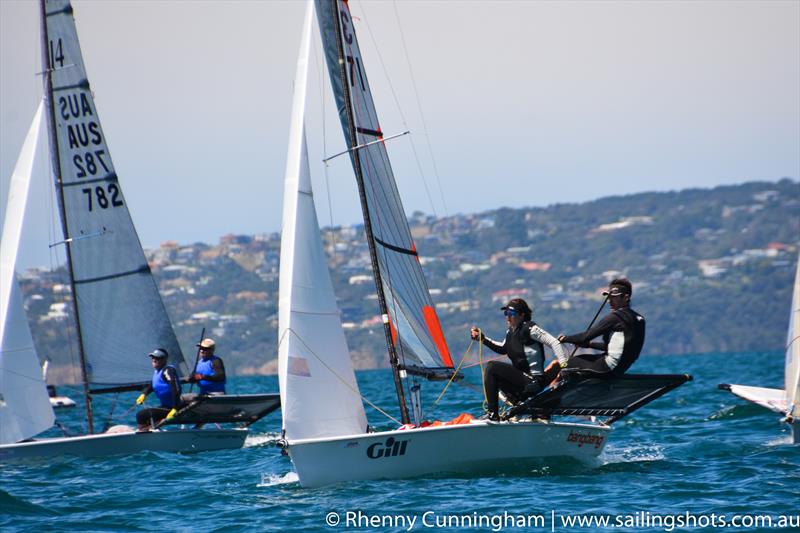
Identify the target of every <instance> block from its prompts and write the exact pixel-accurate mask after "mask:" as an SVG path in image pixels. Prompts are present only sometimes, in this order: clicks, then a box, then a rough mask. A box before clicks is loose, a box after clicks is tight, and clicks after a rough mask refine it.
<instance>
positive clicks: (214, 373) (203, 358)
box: [189, 339, 226, 394]
mask: <svg viewBox="0 0 800 533" xmlns="http://www.w3.org/2000/svg"><path fill="white" fill-rule="evenodd" d="M197 347H198V349H199V351H200V359H199V360H198V361H197V365H195V367H194V373H192V376H191V378H190V379H189V381H192V382H197V385H198V386H199V387H200V394H225V381H226V379H225V365H224V364H223V362H222V359H221V358H220V357H217V356H216V355H214V349H215V348H216V347H217V344H216V343H215V342H214V339H203V340H202V341H200V342H199V343H198V344H197Z"/></svg>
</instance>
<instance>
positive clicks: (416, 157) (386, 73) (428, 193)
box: [361, 2, 438, 216]
mask: <svg viewBox="0 0 800 533" xmlns="http://www.w3.org/2000/svg"><path fill="white" fill-rule="evenodd" d="M365 4H366V3H365V2H362V4H361V11H362V12H363V13H364V24H365V25H366V27H367V33H369V38H370V40H371V41H372V45H373V47H374V48H375V51H376V53H377V55H378V60H379V61H380V64H381V68H382V69H383V75H384V76H386V81H387V82H388V83H389V90H390V91H391V93H392V98H393V99H394V103H395V106H396V107H397V112H398V113H400V119H401V120H402V121H403V127H404V129H406V130H408V129H409V127H408V121H407V120H406V116H405V113H403V109H402V107H400V100H399V99H398V97H397V93H396V92H395V90H394V84H392V79H391V78H390V77H389V71H388V70H387V69H386V63H384V61H383V56H382V55H381V51H380V48H379V47H378V43H377V41H376V40H375V35H374V34H373V33H372V28H371V27H370V25H369V21H368V20H367V10H366V5H365ZM403 46H404V52H405V53H406V58H407V56H408V51H407V50H406V49H405V42H403ZM411 151H412V152H413V154H414V161H415V162H416V163H417V170H418V171H419V175H420V178H421V180H422V185H423V186H424V187H425V195H426V196H427V197H428V202H429V203H430V204H431V210H432V211H433V214H434V216H438V215H437V214H436V206H435V205H434V203H433V197H432V196H431V191H430V188H429V187H428V182H427V180H426V179H425V173H424V172H423V170H422V163H421V162H420V159H419V155H418V154H417V149H416V146H415V144H414V139H413V137H412V138H411Z"/></svg>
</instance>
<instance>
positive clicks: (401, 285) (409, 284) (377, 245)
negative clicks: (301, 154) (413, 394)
mask: <svg viewBox="0 0 800 533" xmlns="http://www.w3.org/2000/svg"><path fill="white" fill-rule="evenodd" d="M317 14H318V18H319V22H320V32H321V35H322V42H323V47H324V49H325V58H326V62H327V65H328V69H329V73H330V80H331V85H332V87H333V92H334V98H335V101H336V107H337V109H338V110H339V118H340V121H341V125H342V130H343V131H344V136H345V140H346V141H347V145H348V146H349V147H350V149H349V150H348V153H349V155H350V160H351V163H352V165H353V168H354V170H355V171H356V175H357V180H361V182H363V197H362V202H363V203H364V204H365V205H363V206H362V207H363V211H364V216H365V225H366V224H367V223H369V224H368V225H369V227H370V231H371V235H368V238H371V239H372V243H373V244H374V249H375V261H376V262H377V265H376V268H377V270H378V272H377V273H376V280H379V281H376V282H377V283H378V284H379V291H380V292H382V294H383V299H384V301H385V306H386V312H387V314H388V315H389V319H390V325H389V326H390V329H391V335H390V337H391V340H390V341H389V342H391V343H392V345H393V347H394V349H395V350H396V353H397V354H398V358H399V359H400V360H399V365H400V366H407V367H410V368H417V367H419V368H442V367H445V368H446V367H452V360H451V357H450V354H449V350H448V348H447V343H446V341H445V339H444V335H443V333H442V328H441V324H440V321H439V318H438V316H437V315H436V311H435V306H434V304H433V301H432V299H431V296H430V293H429V291H428V285H427V282H426V281H425V276H424V274H423V272H422V267H421V265H420V263H419V258H418V255H417V251H416V246H415V245H414V242H413V239H412V237H411V231H410V229H409V227H408V221H407V219H406V215H405V211H404V209H403V204H402V201H401V198H400V193H399V191H398V189H397V184H396V183H395V179H394V174H393V172H392V167H391V163H390V161H389V155H388V152H387V150H386V145H385V143H383V142H374V141H375V139H376V138H378V139H381V138H383V128H381V126H380V123H379V121H378V116H377V111H376V109H375V105H374V101H373V98H372V93H371V91H370V87H369V81H368V77H367V73H366V70H365V68H364V63H363V61H362V59H361V52H360V49H359V45H358V39H357V37H356V32H355V28H354V27H353V23H352V17H351V16H350V11H349V7H348V5H347V2H346V1H344V0H317ZM340 50H343V51H344V65H342V64H340V56H339V54H340ZM343 66H344V68H342V67H343ZM355 148H358V149H355ZM359 175H360V177H359ZM382 312H383V311H382Z"/></svg>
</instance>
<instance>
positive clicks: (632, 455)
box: [600, 444, 665, 465]
mask: <svg viewBox="0 0 800 533" xmlns="http://www.w3.org/2000/svg"><path fill="white" fill-rule="evenodd" d="M663 459H665V455H664V449H663V448H662V447H661V446H658V445H655V444H640V445H629V446H621V447H615V446H608V447H606V449H605V450H603V453H602V454H601V455H600V464H602V465H607V464H614V463H634V462H649V461H662V460H663Z"/></svg>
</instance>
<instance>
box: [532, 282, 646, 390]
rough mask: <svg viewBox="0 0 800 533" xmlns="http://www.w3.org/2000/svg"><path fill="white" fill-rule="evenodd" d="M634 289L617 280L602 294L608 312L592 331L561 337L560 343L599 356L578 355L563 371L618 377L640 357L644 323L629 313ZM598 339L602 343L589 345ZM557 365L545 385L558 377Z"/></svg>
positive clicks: (640, 318) (553, 366) (552, 368)
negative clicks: (598, 351)
mask: <svg viewBox="0 0 800 533" xmlns="http://www.w3.org/2000/svg"><path fill="white" fill-rule="evenodd" d="M632 293H633V287H632V285H631V282H630V281H628V280H627V279H626V278H618V279H615V280H613V281H612V282H611V283H609V285H608V290H607V291H605V292H603V295H604V296H608V302H609V304H610V306H611V312H610V313H609V314H607V315H606V316H604V317H603V318H602V319H601V320H600V322H598V323H597V325H595V326H594V327H592V328H590V329H588V330H586V331H584V332H583V333H576V334H574V335H560V336H559V337H558V340H559V341H560V342H569V343H571V344H574V345H576V346H580V347H582V348H594V349H595V350H600V352H601V353H598V354H580V355H576V356H574V357H571V358H570V359H569V360H568V361H567V364H566V365H562V368H567V369H571V370H572V369H574V370H586V371H590V372H594V373H599V374H604V375H607V376H609V377H613V376H621V375H622V374H624V373H625V372H626V371H627V370H628V368H630V366H631V365H632V364H633V363H634V361H636V359H637V358H638V357H639V353H641V351H642V346H644V336H645V320H644V317H643V316H642V315H640V314H639V313H637V312H636V311H634V310H633V309H631V307H630V304H631V295H632ZM598 337H600V338H601V340H600V341H599V342H598V341H595V342H592V341H593V340H594V339H596V338H598ZM559 370H560V369H559V368H558V366H556V365H550V366H549V367H548V368H547V370H546V372H545V376H546V379H547V380H548V383H549V382H551V381H552V380H553V379H555V378H556V377H557V375H558V373H559Z"/></svg>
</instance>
